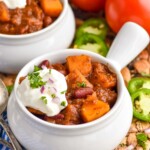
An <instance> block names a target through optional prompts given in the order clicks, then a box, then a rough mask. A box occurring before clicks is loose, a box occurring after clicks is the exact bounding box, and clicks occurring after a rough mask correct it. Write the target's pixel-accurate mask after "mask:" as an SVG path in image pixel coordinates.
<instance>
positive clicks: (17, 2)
mask: <svg viewBox="0 0 150 150" xmlns="http://www.w3.org/2000/svg"><path fill="white" fill-rule="evenodd" d="M0 1H3V2H4V3H5V4H6V5H7V7H8V8H9V9H15V8H17V7H18V8H24V7H25V6H26V4H27V3H26V0H0Z"/></svg>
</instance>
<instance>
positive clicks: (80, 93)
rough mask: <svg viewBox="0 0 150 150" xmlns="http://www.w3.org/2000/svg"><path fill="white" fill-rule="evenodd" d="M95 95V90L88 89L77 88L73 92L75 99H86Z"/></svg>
mask: <svg viewBox="0 0 150 150" xmlns="http://www.w3.org/2000/svg"><path fill="white" fill-rule="evenodd" d="M92 93H93V89H92V88H89V87H86V88H77V89H75V90H74V92H73V97H74V98H86V97H87V95H91V94H92Z"/></svg>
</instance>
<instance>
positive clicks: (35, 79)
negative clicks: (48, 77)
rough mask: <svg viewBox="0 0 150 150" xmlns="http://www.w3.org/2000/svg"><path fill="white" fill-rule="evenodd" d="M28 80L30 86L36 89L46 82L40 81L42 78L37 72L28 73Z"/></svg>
mask: <svg viewBox="0 0 150 150" xmlns="http://www.w3.org/2000/svg"><path fill="white" fill-rule="evenodd" d="M28 79H29V81H30V86H31V87H32V88H38V87H41V86H43V85H45V84H46V82H44V81H42V78H41V76H40V73H39V72H32V73H29V74H28Z"/></svg>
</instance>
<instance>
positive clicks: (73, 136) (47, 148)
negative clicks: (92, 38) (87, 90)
mask: <svg viewBox="0 0 150 150" xmlns="http://www.w3.org/2000/svg"><path fill="white" fill-rule="evenodd" d="M124 31H126V32H128V33H130V34H131V35H130V36H129V35H128V36H124V35H125V33H126V32H125V33H124ZM129 31H130V32H129ZM139 34H140V35H139ZM134 36H136V38H133V37H134ZM137 36H138V38H137ZM126 38H128V39H129V42H128V45H130V50H128V51H133V50H134V52H132V53H133V55H134V56H135V55H137V54H138V52H140V51H141V50H140V49H143V48H144V47H145V46H146V45H147V44H148V42H149V36H148V34H147V33H146V32H145V31H144V30H143V29H142V28H141V27H139V26H138V25H136V24H134V23H127V24H126V25H125V26H124V27H123V28H122V30H121V31H120V32H119V34H118V36H117V37H116V39H115V42H114V43H113V45H112V48H111V49H110V52H109V54H108V56H109V59H107V58H104V57H102V56H100V55H98V54H96V53H92V52H89V51H86V50H75V49H66V50H61V51H58V52H54V53H49V54H45V55H43V56H40V57H38V58H36V59H34V60H32V61H31V62H29V63H28V64H27V65H26V66H25V67H24V68H23V69H22V70H21V71H20V73H19V74H18V76H17V79H16V81H15V87H14V91H13V93H12V95H11V96H10V99H9V103H8V107H7V112H8V121H9V125H10V127H11V129H12V131H13V132H14V134H15V136H16V137H17V139H18V140H19V142H20V143H21V144H22V145H23V146H24V147H25V148H26V149H29V150H34V149H35V150H41V149H44V150H80V149H81V150H96V149H101V150H112V149H114V148H115V147H116V146H117V145H118V144H119V143H120V142H121V140H122V139H123V138H124V136H125V135H126V134H127V132H128V130H129V127H130V125H131V121H132V103H131V99H130V95H129V93H128V92H127V89H126V87H125V84H124V81H123V78H122V75H121V73H120V69H121V68H122V67H123V66H124V65H126V63H128V62H129V61H130V59H132V57H133V56H131V57H130V56H128V55H127V53H126V54H125V55H124V57H125V58H129V57H130V59H128V60H127V61H121V57H122V55H121V53H124V52H125V51H127V49H126V48H127V47H128V46H127V45H125V43H124V42H123V41H126V40H125V39H126ZM132 38H133V39H132ZM137 39H138V40H137ZM118 40H119V41H120V42H121V43H118ZM143 40H144V42H143ZM139 43H140V44H139ZM120 44H121V45H120ZM119 45H120V46H119ZM137 46H138V47H137ZM119 47H120V48H121V51H120V50H119ZM117 48H118V49H117ZM118 50H119V51H118ZM137 51H138V52H137ZM114 52H116V53H117V59H116V57H115V56H116V53H114ZM111 53H112V54H111ZM81 54H85V55H88V56H91V58H92V60H93V61H98V62H101V63H103V64H106V65H107V66H108V67H109V68H110V69H111V70H112V71H113V72H114V73H116V75H117V91H118V96H117V100H116V103H115V105H114V106H113V108H112V109H111V110H110V111H109V112H108V113H107V114H105V115H104V116H102V117H101V118H99V119H97V120H94V121H92V122H89V123H85V124H80V125H70V126H64V125H57V124H52V123H48V122H46V121H43V120H41V119H39V118H37V117H35V116H34V115H33V114H31V113H30V112H29V111H28V110H27V109H26V108H25V107H24V106H23V104H22V103H21V100H20V99H18V96H17V94H16V93H17V92H16V90H17V87H18V84H19V78H20V77H22V76H25V75H26V74H27V73H28V72H29V71H32V70H33V67H34V65H38V64H39V63H40V62H42V61H43V60H45V59H48V60H50V62H51V63H56V62H59V63H61V62H65V61H66V60H65V59H66V57H67V56H70V55H81ZM113 55H115V56H113ZM113 57H115V59H113Z"/></svg>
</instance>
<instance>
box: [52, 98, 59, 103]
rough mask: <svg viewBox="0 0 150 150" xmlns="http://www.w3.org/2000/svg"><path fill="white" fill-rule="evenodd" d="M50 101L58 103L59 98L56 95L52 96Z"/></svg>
mask: <svg viewBox="0 0 150 150" xmlns="http://www.w3.org/2000/svg"><path fill="white" fill-rule="evenodd" d="M52 101H53V102H54V103H56V104H59V103H60V99H59V98H58V97H55V98H53V99H52Z"/></svg>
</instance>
